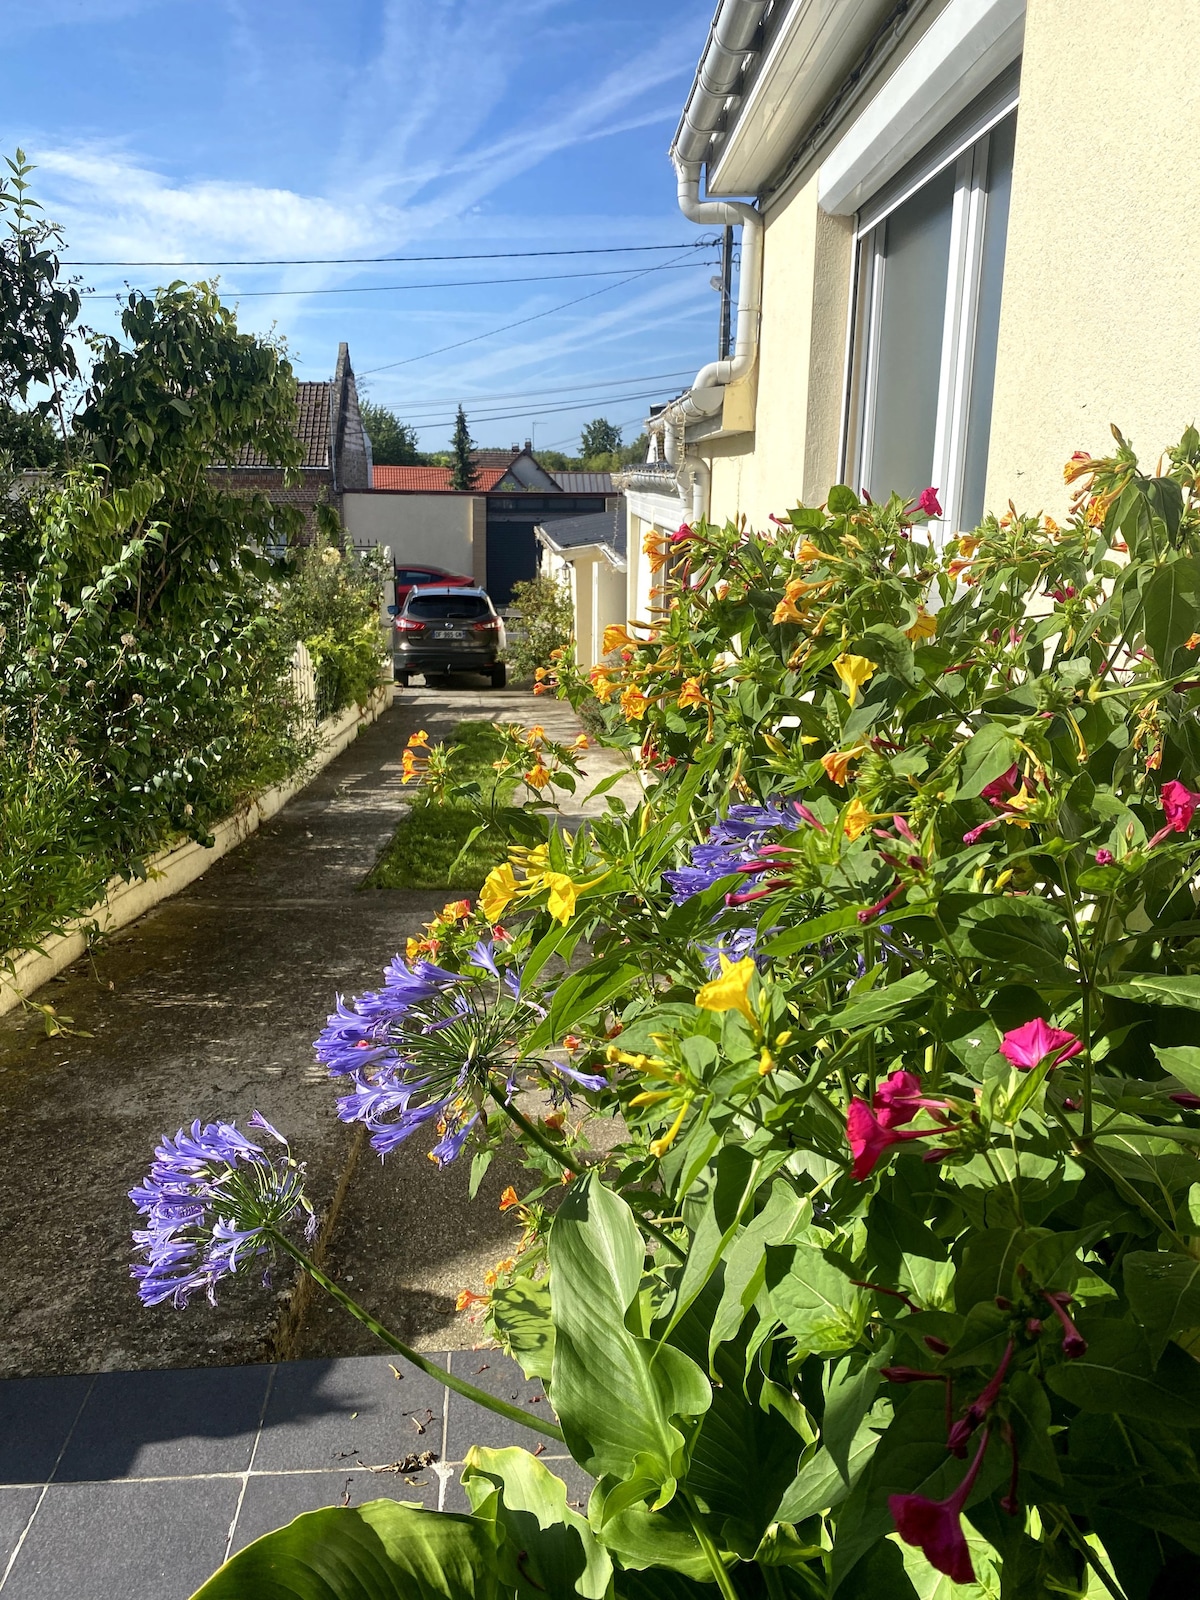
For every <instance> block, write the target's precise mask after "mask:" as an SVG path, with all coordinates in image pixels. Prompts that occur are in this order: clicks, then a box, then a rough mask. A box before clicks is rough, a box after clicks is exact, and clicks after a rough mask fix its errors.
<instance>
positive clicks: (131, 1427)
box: [55, 1366, 271, 1483]
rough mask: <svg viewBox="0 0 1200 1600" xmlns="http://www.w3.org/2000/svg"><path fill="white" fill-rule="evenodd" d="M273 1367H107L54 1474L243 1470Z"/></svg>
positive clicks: (69, 1478) (77, 1477) (88, 1477)
mask: <svg viewBox="0 0 1200 1600" xmlns="http://www.w3.org/2000/svg"><path fill="white" fill-rule="evenodd" d="M270 1375H271V1368H270V1367H268V1366H261V1367H209V1368H190V1369H188V1370H185V1371H160V1372H104V1373H101V1374H100V1375H99V1377H98V1378H97V1379H96V1383H95V1387H94V1388H93V1389H92V1392H91V1394H90V1396H89V1397H88V1402H87V1404H86V1406H84V1408H83V1414H82V1416H81V1417H80V1418H79V1422H78V1424H77V1426H76V1428H75V1432H74V1433H73V1435H72V1436H71V1442H70V1444H69V1445H68V1446H67V1449H66V1452H65V1454H64V1455H63V1459H62V1461H61V1463H60V1465H59V1468H58V1471H57V1472H56V1473H55V1482H56V1483H72V1482H87V1481H93V1480H96V1479H104V1478H152V1477H166V1476H171V1475H175V1474H187V1473H206V1472H242V1471H244V1470H245V1469H246V1467H248V1466H249V1464H250V1450H251V1446H252V1445H253V1443H254V1434H255V1430H256V1429H257V1427H258V1419H259V1417H260V1416H261V1414H262V1405H263V1398H264V1396H265V1394H266V1390H267V1383H268V1381H269V1379H270Z"/></svg>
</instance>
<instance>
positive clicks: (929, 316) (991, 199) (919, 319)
mask: <svg viewBox="0 0 1200 1600" xmlns="http://www.w3.org/2000/svg"><path fill="white" fill-rule="evenodd" d="M978 120H979V118H978V114H977V116H976V125H978ZM956 131H957V133H958V134H959V136H960V137H959V139H958V141H957V147H956V141H955V139H954V138H953V137H952V136H953V134H954V133H955V132H956ZM961 134H962V129H961V126H960V127H959V128H958V129H957V130H955V129H951V130H948V134H947V137H946V138H945V139H944V140H943V141H942V144H941V149H942V152H943V155H944V159H941V160H940V161H939V157H938V155H937V154H936V153H931V154H930V155H927V157H926V158H925V161H924V170H923V171H922V170H921V167H920V165H919V164H917V163H914V165H913V167H912V168H910V169H909V170H908V171H907V172H906V173H903V174H901V176H900V178H898V179H897V180H896V181H895V182H894V183H893V184H892V185H890V186H889V189H888V190H887V191H885V193H884V194H883V195H881V196H879V197H878V198H877V199H876V201H875V202H874V203H873V205H872V206H871V207H870V208H868V209H865V210H864V211H863V212H861V213H860V217H859V222H860V233H859V246H858V264H857V281H856V286H855V307H854V326H853V348H852V354H851V385H850V393H849V397H848V418H847V420H848V429H847V434H848V446H849V448H848V449H847V452H846V454H847V461H846V476H847V478H848V480H849V481H850V482H851V483H854V484H855V485H856V486H857V485H861V486H862V487H863V488H865V489H866V490H867V491H868V493H869V494H870V495H871V497H872V499H875V500H881V499H886V497H887V495H888V494H889V493H890V492H891V490H893V489H895V490H897V491H898V492H899V493H900V494H902V495H904V496H905V497H906V498H907V499H913V498H915V497H916V496H917V495H918V494H920V492H921V490H922V489H924V488H926V487H927V486H928V485H930V484H932V485H933V486H934V487H935V488H937V489H938V491H939V495H940V498H941V504H942V511H943V519H942V523H941V529H942V531H944V532H947V533H953V532H957V531H959V530H960V529H963V528H973V527H974V526H975V525H976V524H977V523H978V521H979V520H980V518H981V517H982V515H983V494H984V482H985V479H986V475H987V454H988V436H989V433H990V430H991V419H992V387H993V382H994V379H995V372H996V339H997V333H998V331H999V325H1000V291H1001V284H1002V281H1003V276H1004V245H1005V237H1006V234H1007V231H1008V206H1009V192H1010V189H1011V186H1012V163H1013V145H1014V140H1015V134H1016V113H1015V111H1011V110H1009V111H1008V112H1007V114H1005V115H1002V116H1000V117H999V119H998V120H994V121H993V122H992V125H991V126H990V127H988V128H987V131H986V132H983V133H982V134H981V135H980V136H978V137H975V138H974V139H973V140H971V141H970V142H969V143H966V144H965V145H964V143H963V142H962V139H961Z"/></svg>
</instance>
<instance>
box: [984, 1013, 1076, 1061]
mask: <svg viewBox="0 0 1200 1600" xmlns="http://www.w3.org/2000/svg"><path fill="white" fill-rule="evenodd" d="M1082 1049H1083V1044H1082V1041H1081V1040H1079V1039H1077V1038H1076V1037H1075V1035H1074V1034H1073V1033H1068V1032H1067V1030H1066V1029H1065V1028H1052V1027H1051V1026H1050V1024H1049V1023H1048V1022H1043V1020H1042V1018H1041V1017H1034V1019H1033V1021H1032V1022H1027V1023H1025V1024H1024V1026H1023V1027H1020V1028H1013V1029H1011V1030H1010V1031H1009V1032H1008V1033H1006V1034H1005V1035H1004V1040H1003V1042H1002V1044H1001V1046H1000V1054H1001V1055H1002V1056H1004V1057H1005V1058H1006V1059H1007V1060H1009V1061H1011V1062H1012V1064H1013V1066H1014V1067H1019V1068H1020V1070H1021V1071H1022V1072H1025V1071H1027V1070H1028V1069H1029V1068H1030V1067H1036V1066H1037V1065H1038V1063H1039V1062H1041V1061H1044V1060H1045V1059H1046V1057H1047V1056H1048V1055H1053V1057H1054V1060H1053V1062H1052V1063H1051V1065H1052V1066H1055V1067H1057V1066H1059V1065H1060V1063H1062V1062H1063V1061H1069V1060H1070V1059H1071V1057H1072V1056H1077V1055H1078V1054H1079V1052H1080V1051H1081V1050H1082Z"/></svg>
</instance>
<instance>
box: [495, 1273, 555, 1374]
mask: <svg viewBox="0 0 1200 1600" xmlns="http://www.w3.org/2000/svg"><path fill="white" fill-rule="evenodd" d="M488 1311H489V1315H490V1316H491V1319H492V1322H493V1323H494V1324H495V1328H496V1332H497V1334H498V1335H499V1337H500V1342H501V1344H502V1345H503V1346H504V1348H505V1349H506V1350H507V1351H508V1352H509V1354H510V1355H512V1356H513V1357H514V1358H515V1359H516V1360H517V1361H519V1362H520V1364H521V1370H522V1371H523V1372H524V1374H525V1376H526V1377H527V1378H542V1379H545V1380H547V1381H548V1380H549V1378H550V1373H551V1369H552V1365H553V1361H554V1322H553V1320H552V1318H551V1314H550V1285H549V1284H548V1283H546V1282H541V1283H539V1282H536V1281H535V1280H534V1279H533V1278H527V1277H521V1278H513V1280H512V1281H511V1282H510V1283H506V1284H503V1285H500V1286H498V1287H497V1288H495V1289H493V1290H492V1298H491V1303H490V1305H489V1307H488Z"/></svg>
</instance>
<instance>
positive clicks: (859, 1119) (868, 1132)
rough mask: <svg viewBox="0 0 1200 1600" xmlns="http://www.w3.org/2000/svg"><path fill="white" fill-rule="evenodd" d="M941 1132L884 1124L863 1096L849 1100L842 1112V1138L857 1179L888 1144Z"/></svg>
mask: <svg viewBox="0 0 1200 1600" xmlns="http://www.w3.org/2000/svg"><path fill="white" fill-rule="evenodd" d="M943 1132H944V1129H942V1128H897V1127H888V1126H886V1125H885V1124H884V1123H883V1121H882V1120H881V1119H880V1118H879V1117H877V1116H876V1115H875V1113H874V1111H872V1109H871V1107H870V1106H869V1105H868V1104H867V1102H866V1101H865V1100H858V1099H855V1100H851V1102H850V1109H849V1111H848V1112H847V1113H846V1140H847V1142H848V1143H849V1145H850V1153H851V1155H852V1156H853V1157H854V1161H853V1164H852V1165H851V1167H850V1176H851V1177H852V1178H855V1179H857V1180H858V1181H859V1182H861V1181H862V1180H863V1179H864V1178H869V1177H870V1175H871V1173H872V1172H874V1170H875V1168H876V1166H877V1165H878V1164H879V1162H880V1161H881V1160H882V1158H883V1157H884V1156H885V1155H886V1154H887V1152H888V1151H889V1150H890V1149H891V1147H892V1145H894V1144H904V1143H905V1142H906V1141H907V1140H909V1139H932V1138H936V1137H937V1136H938V1135H940V1134H941V1133H943Z"/></svg>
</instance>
